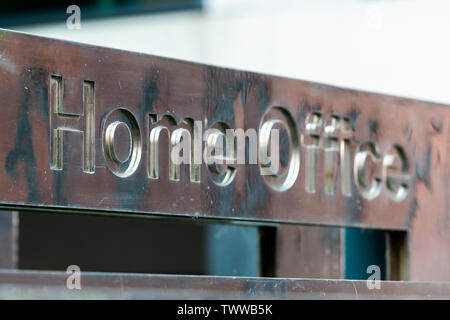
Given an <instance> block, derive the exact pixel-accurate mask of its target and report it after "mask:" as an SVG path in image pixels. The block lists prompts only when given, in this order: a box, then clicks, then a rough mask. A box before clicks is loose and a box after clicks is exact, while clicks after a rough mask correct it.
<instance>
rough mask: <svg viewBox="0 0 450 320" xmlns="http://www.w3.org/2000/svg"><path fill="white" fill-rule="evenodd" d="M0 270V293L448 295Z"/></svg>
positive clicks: (358, 284) (307, 282) (401, 286)
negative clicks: (71, 282) (72, 279)
mask: <svg viewBox="0 0 450 320" xmlns="http://www.w3.org/2000/svg"><path fill="white" fill-rule="evenodd" d="M68 277H69V275H68V274H66V273H64V272H33V271H20V272H13V271H0V283H1V284H2V285H1V286H0V298H1V299H33V298H39V299H79V298H83V299H204V298H207V299H450V283H448V282H439V283H431V282H400V281H398V282H395V281H382V282H381V283H380V289H369V288H368V286H367V283H366V281H355V280H319V279H275V278H240V277H206V276H169V275H144V274H123V273H122V274H120V273H112V274H111V273H110V274H108V273H84V272H82V273H81V280H80V285H81V289H80V290H76V289H73V290H69V289H68V288H67V287H66V281H67V279H68Z"/></svg>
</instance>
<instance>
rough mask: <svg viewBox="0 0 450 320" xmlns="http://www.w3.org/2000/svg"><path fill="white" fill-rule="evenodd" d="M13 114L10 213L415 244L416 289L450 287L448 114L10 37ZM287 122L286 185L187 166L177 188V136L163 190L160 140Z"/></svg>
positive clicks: (5, 189)
mask: <svg viewBox="0 0 450 320" xmlns="http://www.w3.org/2000/svg"><path fill="white" fill-rule="evenodd" d="M0 101H1V105H2V109H1V110H2V115H1V120H0V163H2V166H0V181H1V184H0V206H1V207H3V208H8V209H9V208H22V209H26V210H45V211H52V210H53V211H76V212H88V213H100V214H112V213H116V214H129V215H140V216H155V215H158V216H166V217H171V218H175V217H194V218H210V219H222V220H227V221H232V222H242V221H245V222H253V223H293V224H309V225H321V226H352V227H364V228H377V229H387V230H404V231H408V237H409V238H408V240H409V270H408V273H409V278H410V279H413V280H446V279H447V280H448V279H450V269H449V268H448V265H449V264H450V250H448V243H450V236H449V235H450V233H449V232H448V229H449V228H448V224H449V219H448V214H447V213H448V201H447V197H448V193H449V191H450V189H449V182H448V177H449V176H450V175H449V170H450V169H449V168H450V167H449V160H448V151H449V150H450V148H449V142H448V139H447V136H448V134H449V130H450V127H449V122H448V115H450V111H449V107H448V106H446V105H442V104H434V103H428V102H422V101H417V100H411V99H404V98H398V97H392V96H386V95H380V94H374V93H367V92H361V91H356V90H349V89H340V88H335V87H331V86H326V85H321V84H317V83H311V82H306V81H300V80H294V79H287V78H280V77H276V76H269V75H262V74H255V73H251V72H243V71H234V70H229V69H223V68H218V67H213V66H207V65H201V64H195V63H190V62H183V61H177V60H171V59H167V58H161V57H155V56H151V55H142V54H137V53H131V52H124V51H119V50H112V49H107V48H100V47H93V46H86V45H80V44H74V43H69V42H64V41H57V40H52V39H45V38H41V37H35V36H30V35H25V34H20V33H15V32H10V31H6V30H5V31H0ZM273 119H276V120H277V121H278V123H280V124H281V126H282V127H283V128H284V129H285V130H286V131H287V132H288V134H287V139H288V141H289V152H284V153H283V155H287V154H289V156H285V159H282V160H283V161H284V162H283V161H282V162H283V163H284V166H285V167H284V168H282V169H283V170H284V169H285V170H284V171H283V172H280V173H278V174H274V175H262V174H261V170H262V168H261V165H258V164H256V165H255V164H246V165H239V164H238V165H235V166H233V167H228V168H225V169H224V168H220V169H219V171H218V172H214V170H210V168H208V166H207V165H205V164H202V165H201V166H199V167H197V168H194V169H192V168H191V171H189V166H187V165H183V166H182V167H181V172H180V174H181V177H177V178H178V179H172V180H171V179H170V178H169V174H170V172H169V171H170V170H169V151H168V150H167V149H168V148H164V147H161V146H167V144H168V140H167V137H165V136H164V135H162V136H161V137H162V138H161V140H160V141H159V143H160V150H159V151H160V154H159V158H158V159H159V175H158V176H155V175H153V171H152V169H151V168H152V159H154V158H152V153H151V150H150V141H151V132H152V130H153V129H154V128H155V126H157V125H164V126H166V127H167V128H168V129H169V130H172V129H173V130H175V128H182V127H183V128H186V130H191V131H190V132H191V133H192V134H193V135H194V134H195V132H194V131H193V129H192V128H193V127H192V122H193V121H194V120H199V121H201V122H202V124H203V126H204V130H206V129H208V128H212V127H225V126H226V127H230V128H241V129H244V130H247V129H249V128H253V129H256V130H259V132H261V130H262V128H263V126H264V124H265V123H267V122H268V121H270V120H273ZM117 123H120V124H125V128H128V131H127V130H125V131H123V128H124V127H123V126H122V129H121V130H122V131H120V130H119V127H118V126H116V125H115V124H117ZM127 132H128V133H127ZM171 132H173V131H171ZM116 134H117V135H116ZM121 143H123V145H121ZM201 147H202V146H201ZM259 147H260V148H261V145H259ZM129 150H131V152H130V154H129V155H127V153H128V151H129ZM283 151H284V150H283ZM282 158H283V157H282ZM153 164H154V163H153ZM292 168H293V169H292ZM296 168H297V169H298V170H297V171H296ZM289 169H292V170H289ZM195 170H197V171H195ZM221 170H231V171H233V172H234V173H235V174H234V176H233V178H232V179H231V180H228V181H227V183H222V182H224V181H225V180H222V179H224V176H225V175H226V174H225V171H221ZM192 172H194V174H193V173H192ZM327 241H328V240H327ZM336 272H339V271H333V273H336Z"/></svg>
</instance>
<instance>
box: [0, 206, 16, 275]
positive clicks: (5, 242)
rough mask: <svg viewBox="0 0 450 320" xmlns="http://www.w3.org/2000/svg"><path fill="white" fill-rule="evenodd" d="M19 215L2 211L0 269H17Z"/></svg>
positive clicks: (0, 222) (0, 219)
mask: <svg viewBox="0 0 450 320" xmlns="http://www.w3.org/2000/svg"><path fill="white" fill-rule="evenodd" d="M17 224H18V214H17V212H13V211H1V210H0V269H15V268H17V262H18V261H17V250H18V225H17Z"/></svg>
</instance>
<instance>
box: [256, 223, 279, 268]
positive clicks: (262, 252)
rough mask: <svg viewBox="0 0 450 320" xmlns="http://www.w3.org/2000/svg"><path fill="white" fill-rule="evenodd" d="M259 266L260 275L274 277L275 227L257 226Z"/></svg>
mask: <svg viewBox="0 0 450 320" xmlns="http://www.w3.org/2000/svg"><path fill="white" fill-rule="evenodd" d="M258 230H259V268H260V276H261V277H276V254H277V252H276V247H277V245H276V239H277V228H276V227H259V228H258Z"/></svg>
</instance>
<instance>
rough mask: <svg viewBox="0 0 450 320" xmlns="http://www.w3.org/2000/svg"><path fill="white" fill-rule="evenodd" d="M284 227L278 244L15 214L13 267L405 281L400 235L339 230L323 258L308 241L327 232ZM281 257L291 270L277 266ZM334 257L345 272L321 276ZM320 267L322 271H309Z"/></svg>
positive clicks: (242, 232)
mask: <svg viewBox="0 0 450 320" xmlns="http://www.w3.org/2000/svg"><path fill="white" fill-rule="evenodd" d="M283 228H285V229H284V231H286V230H287V229H286V228H291V229H292V230H291V231H292V232H289V234H290V236H289V237H288V238H280V234H279V233H277V227H272V226H267V227H261V226H260V227H257V226H243V225H226V224H216V223H204V222H192V221H191V222H189V223H187V222H180V221H173V220H172V221H170V220H163V219H136V218H122V217H104V216H89V215H76V214H55V213H40V214H36V213H30V212H21V213H20V217H19V250H18V267H19V269H35V270H61V271H65V270H66V269H67V267H68V266H69V265H78V266H79V267H80V269H81V270H82V271H98V272H130V273H164V274H192V275H219V276H263V277H273V276H278V277H305V278H311V277H327V278H346V279H360V280H365V279H367V278H368V277H369V276H370V274H368V273H367V268H368V267H369V266H370V265H377V266H379V267H380V269H381V280H386V279H390V280H401V279H405V278H406V263H405V261H406V255H405V254H406V249H405V248H406V233H404V232H386V231H378V230H362V229H350V228H349V229H341V231H342V232H341V234H343V233H344V234H345V236H344V237H338V238H336V239H330V240H328V243H331V242H336V241H337V242H341V245H340V246H341V247H345V249H344V250H343V251H340V250H339V251H336V249H331V251H332V252H331V253H330V250H328V249H327V248H326V246H324V245H323V244H322V245H319V244H318V243H315V242H314V241H315V240H316V239H315V238H313V237H311V234H317V233H321V234H323V235H326V234H333V232H331V230H330V232H324V231H325V230H326V229H325V230H324V228H326V227H312V226H310V227H306V226H303V227H298V226H283ZM298 230H302V231H301V233H299V231H298ZM306 230H308V231H306ZM335 230H336V231H337V235H339V229H335ZM305 231H306V232H305ZM314 237H316V236H314ZM320 237H322V235H321V236H320ZM280 239H282V240H280ZM280 241H281V242H280ZM286 241H292V245H290V244H287V245H286V243H285V242H286ZM300 242H303V244H301V245H299V243H300ZM324 243H326V242H324ZM283 246H284V247H283ZM309 246H311V247H315V248H316V249H314V248H308V247H309ZM295 247H297V248H295ZM336 247H339V244H337V245H336ZM280 248H281V249H280ZM283 248H284V250H285V251H284V252H283ZM286 250H287V251H286ZM308 250H312V251H311V252H313V253H314V254H312V253H308ZM286 254H288V255H289V256H291V257H293V259H294V260H295V261H294V264H295V265H296V266H295V267H293V268H290V269H284V268H283V260H284V259H286ZM333 255H334V256H336V257H335V258H330V257H332V256H333ZM339 255H341V261H342V262H343V263H345V267H342V266H340V267H339V266H337V267H336V266H334V267H335V269H334V270H333V271H323V270H331V268H332V267H333V266H331V264H336V261H338V260H339ZM288 261H290V260H285V261H284V263H287V262H288ZM291 262H292V261H290V262H289V263H288V264H291ZM320 263H322V264H324V265H322V266H319V267H317V268H315V269H316V270H309V269H311V268H310V266H312V265H318V264H320ZM339 270H340V271H339ZM344 270H345V271H344Z"/></svg>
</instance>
